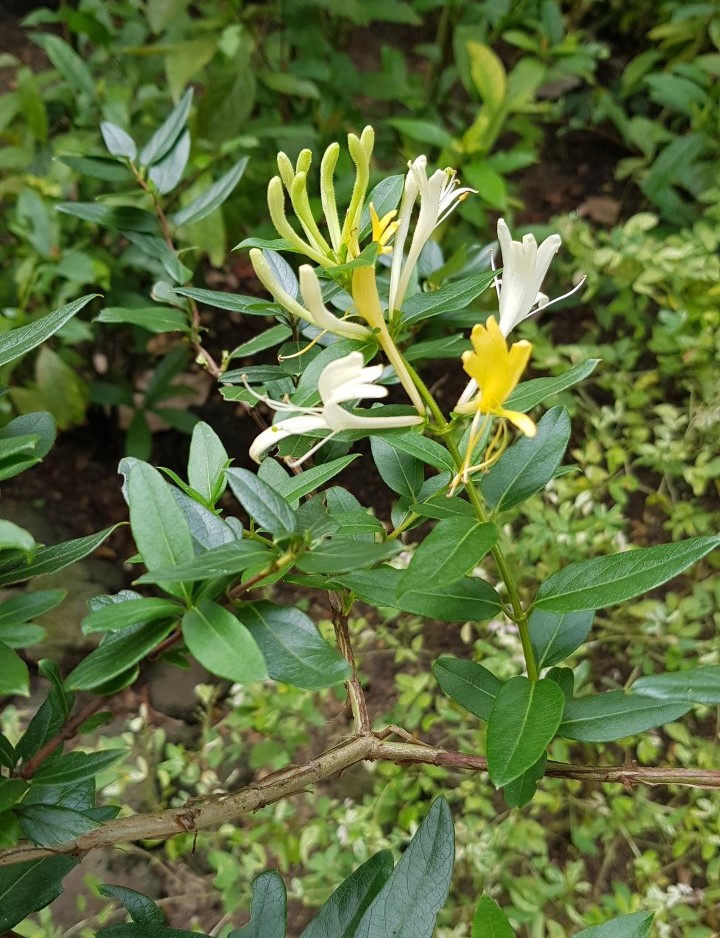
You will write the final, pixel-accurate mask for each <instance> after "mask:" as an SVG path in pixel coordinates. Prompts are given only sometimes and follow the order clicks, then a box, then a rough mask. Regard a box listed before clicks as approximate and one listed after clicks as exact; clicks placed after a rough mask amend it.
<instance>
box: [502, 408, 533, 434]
mask: <svg viewBox="0 0 720 938" xmlns="http://www.w3.org/2000/svg"><path fill="white" fill-rule="evenodd" d="M498 416H499V417H504V418H505V419H506V420H509V421H510V423H511V424H513V426H516V427H517V428H518V430H519V431H520V432H521V433H524V434H525V436H535V434H536V433H537V427H536V426H535V422H534V421H533V420H532V419H531V418H530V417H528V415H527V414H521V413H520V411H518V410H505V408H504V407H501V408H500V410H499V411H498Z"/></svg>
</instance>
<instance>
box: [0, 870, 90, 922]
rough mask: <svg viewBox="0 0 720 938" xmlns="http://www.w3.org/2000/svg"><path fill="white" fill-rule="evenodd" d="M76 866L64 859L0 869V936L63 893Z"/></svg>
mask: <svg viewBox="0 0 720 938" xmlns="http://www.w3.org/2000/svg"><path fill="white" fill-rule="evenodd" d="M78 863H79V860H76V859H74V858H73V857H64V856H63V857H46V858H45V859H43V860H28V861H27V862H26V863H17V864H15V865H14V866H6V867H0V932H3V931H7V929H9V928H13V927H14V926H15V925H17V924H18V923H19V922H21V921H22V920H23V919H24V918H27V916H28V915H31V914H32V913H33V912H37V911H39V910H40V909H44V908H45V906H46V905H50V903H51V902H52V901H53V900H54V899H57V897H58V896H59V895H60V894H61V893H62V891H63V887H62V881H63V878H64V877H65V876H67V874H68V873H69V872H70V870H71V869H72V868H73V867H74V866H77V864H78Z"/></svg>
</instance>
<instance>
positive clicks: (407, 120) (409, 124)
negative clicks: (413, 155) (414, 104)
mask: <svg viewBox="0 0 720 938" xmlns="http://www.w3.org/2000/svg"><path fill="white" fill-rule="evenodd" d="M385 123H386V124H389V125H390V126H391V127H394V128H395V130H398V131H399V132H400V133H401V134H403V135H404V136H405V137H409V138H410V139H411V140H418V141H419V142H420V143H425V144H429V145H430V146H433V147H440V149H443V148H445V147H451V146H452V144H453V138H452V135H451V134H449V133H448V132H447V130H443V128H442V127H439V126H438V125H437V124H434V123H433V122H432V121H424V120H415V119H414V118H412V117H393V118H390V119H389V120H386V121H385Z"/></svg>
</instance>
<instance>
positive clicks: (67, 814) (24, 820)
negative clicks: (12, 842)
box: [17, 804, 100, 847]
mask: <svg viewBox="0 0 720 938" xmlns="http://www.w3.org/2000/svg"><path fill="white" fill-rule="evenodd" d="M17 815H18V822H19V823H20V827H21V828H22V832H23V834H25V836H26V837H27V838H28V840H31V841H32V842H33V843H34V844H39V845H40V846H43V847H50V846H53V845H55V844H64V843H66V842H67V841H68V840H75V838H76V837H80V835H81V834H87V832H88V831H91V830H94V829H95V828H96V827H99V826H100V825H99V824H98V822H97V821H94V820H93V819H92V818H89V817H88V816H87V814H83V812H81V811H73V810H72V808H61V807H58V806H56V805H51V804H31V805H28V806H27V807H22V808H20V809H19V810H18V812H17Z"/></svg>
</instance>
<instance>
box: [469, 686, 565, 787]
mask: <svg viewBox="0 0 720 938" xmlns="http://www.w3.org/2000/svg"><path fill="white" fill-rule="evenodd" d="M564 706H565V695H564V694H563V692H562V691H561V690H560V688H559V687H558V685H557V684H556V683H555V682H554V681H550V680H548V679H547V678H542V679H541V680H539V681H530V680H528V678H526V677H513V678H511V679H510V680H509V681H508V682H507V683H506V684H504V685H503V686H502V688H501V689H500V691H499V692H498V695H497V697H496V698H495V703H494V704H493V708H492V711H491V713H490V719H489V721H488V730H487V760H488V773H489V775H490V778H491V780H492V782H493V784H494V785H495V786H496V787H497V788H502V787H503V786H504V785H507V784H508V782H512V781H514V780H515V779H516V778H519V776H521V775H522V774H523V772H526V771H527V770H528V769H529V768H530V767H531V766H533V765H535V763H536V762H537V761H538V759H540V757H541V756H542V755H543V753H544V752H545V750H546V749H547V747H548V746H549V744H550V742H551V741H552V739H553V738H554V736H555V734H556V732H557V729H558V727H559V726H560V721H561V719H562V716H563V708H564Z"/></svg>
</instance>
